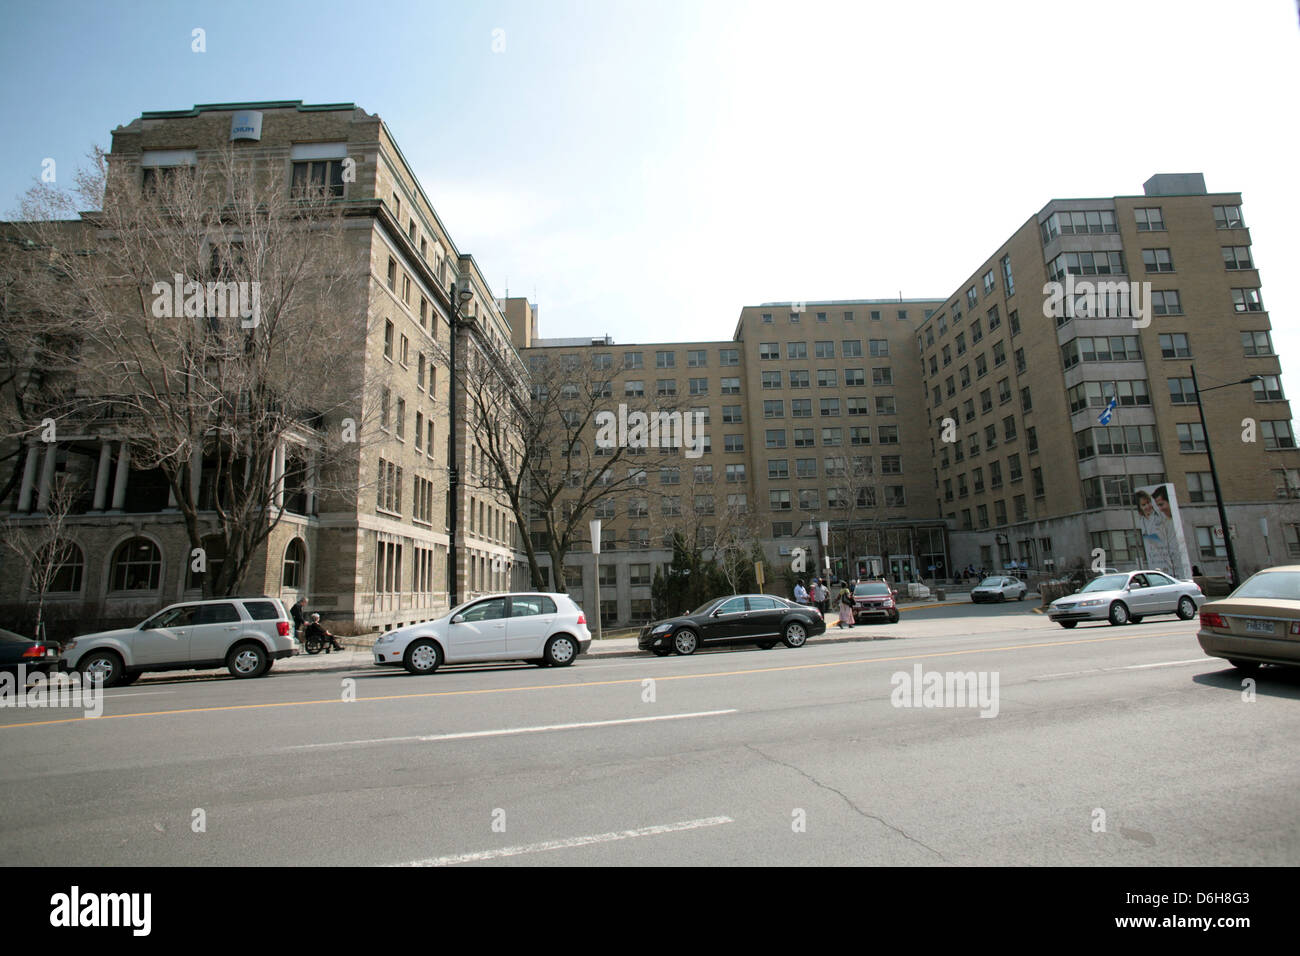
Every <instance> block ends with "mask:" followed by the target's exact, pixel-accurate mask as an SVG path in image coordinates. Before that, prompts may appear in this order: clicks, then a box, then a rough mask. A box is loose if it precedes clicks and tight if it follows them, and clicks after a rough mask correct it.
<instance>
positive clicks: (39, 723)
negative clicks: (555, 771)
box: [0, 632, 1164, 731]
mask: <svg viewBox="0 0 1300 956" xmlns="http://www.w3.org/2000/svg"><path fill="white" fill-rule="evenodd" d="M1161 636H1164V635H1162V634H1160V633H1151V632H1145V633H1138V634H1123V635H1116V636H1114V637H1091V638H1079V639H1076V640H1070V641H1048V642H1045V643H1042V644H1006V645H1002V646H999V647H972V648H967V649H966V650H955V651H934V652H931V653H928V654H900V655H897V656H894V657H862V658H855V659H853V660H847V661H823V662H821V663H818V664H785V665H774V666H772V667H749V668H744V669H742V670H734V671H710V672H706V673H703V674H664V675H660V676H656V677H655V678H654V679H655V680H657V681H673V680H703V679H705V678H710V677H743V676H745V675H747V674H771V673H778V672H783V671H801V670H816V669H819V668H825V667H849V666H852V665H855V664H890V663H895V662H897V661H919V660H928V659H931V658H935V657H966V656H969V655H971V654H993V653H997V652H999V651H1023V650H1035V649H1038V648H1050V647H1073V646H1077V645H1080V644H1106V643H1111V642H1114V641H1140V640H1146V639H1149V638H1152V637H1161ZM647 663H652V662H649V661H647ZM644 679H645V678H644V677H627V678H620V679H617V680H596V681H572V682H568V683H562V684H524V685H520V686H518V687H483V688H479V689H476V690H438V691H427V692H425V693H422V694H384V695H381V696H377V697H358V698H356V700H355V701H351V702H345V701H343V700H342V699H340V698H339V697H327V698H325V699H323V700H286V701H272V702H269V703H265V704H224V705H221V706H217V707H188V708H181V709H177V710H153V711H144V712H140V713H134V714H103V715H101V716H99V717H67V718H61V719H58V720H36V721H30V722H27V723H21V724H0V731H3V730H8V729H11V728H18V727H44V726H48V725H50V724H80V723H85V722H87V721H96V722H104V721H110V720H122V719H125V718H130V717H169V716H175V715H180V714H208V713H217V712H219V711H228V710H264V709H267V708H273V707H314V706H320V705H323V704H341V705H343V706H345V707H348V706H352V705H353V704H358V703H362V702H367V703H371V702H379V701H389V700H426V699H428V698H431V697H470V696H476V695H481V694H514V693H522V692H525V691H536V690H563V689H566V688H573V687H612V686H614V685H618V684H640V683H642V681H643V680H644Z"/></svg>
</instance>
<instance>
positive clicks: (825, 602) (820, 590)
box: [814, 578, 831, 617]
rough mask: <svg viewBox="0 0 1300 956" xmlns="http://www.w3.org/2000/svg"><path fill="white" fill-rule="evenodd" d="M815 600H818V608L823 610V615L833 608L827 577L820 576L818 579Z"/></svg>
mask: <svg viewBox="0 0 1300 956" xmlns="http://www.w3.org/2000/svg"><path fill="white" fill-rule="evenodd" d="M814 600H815V601H816V602H817V610H819V611H821V612H822V617H825V616H826V612H827V611H829V610H830V609H831V592H830V590H829V589H828V588H827V587H826V579H825V578H820V579H819V580H818V581H817V586H816V590H815V596H814Z"/></svg>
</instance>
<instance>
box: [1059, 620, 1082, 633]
mask: <svg viewBox="0 0 1300 956" xmlns="http://www.w3.org/2000/svg"><path fill="white" fill-rule="evenodd" d="M1056 623H1057V624H1059V625H1061V627H1063V628H1065V629H1066V630H1067V631H1068V630H1069V629H1070V628H1072V627H1074V625H1076V624H1078V623H1079V622H1078V621H1057V622H1056Z"/></svg>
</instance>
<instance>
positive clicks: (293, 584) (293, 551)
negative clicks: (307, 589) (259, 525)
mask: <svg viewBox="0 0 1300 956" xmlns="http://www.w3.org/2000/svg"><path fill="white" fill-rule="evenodd" d="M306 569H307V546H306V545H305V544H303V541H302V538H294V539H293V540H292V541H290V542H289V546H288V547H287V548H285V549H284V571H283V574H282V576H281V581H280V584H281V587H286V588H291V589H293V590H298V589H299V588H301V587H303V586H304V585H305V584H306V582H307V578H306Z"/></svg>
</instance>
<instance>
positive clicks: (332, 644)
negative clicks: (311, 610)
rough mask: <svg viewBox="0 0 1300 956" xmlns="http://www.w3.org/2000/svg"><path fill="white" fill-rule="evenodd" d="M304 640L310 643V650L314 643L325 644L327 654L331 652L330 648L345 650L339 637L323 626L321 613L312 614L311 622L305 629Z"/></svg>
mask: <svg viewBox="0 0 1300 956" xmlns="http://www.w3.org/2000/svg"><path fill="white" fill-rule="evenodd" d="M303 642H304V643H305V644H307V645H308V651H310V649H311V645H312V644H318V645H320V646H323V647H324V648H325V653H326V654H328V653H329V652H330V648H333V649H334V650H336V651H341V650H343V645H342V644H340V643H339V642H338V638H336V637H335V636H334V635H333V634H331V633H330V632H329V631H327V630H325V628H323V627H321V623H320V615H319V614H313V615H312V616H311V623H309V624H308V625H307V627H306V629H305V630H304V631H303Z"/></svg>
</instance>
